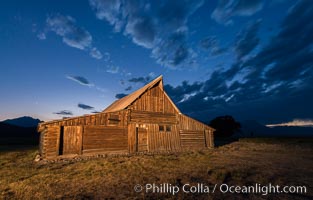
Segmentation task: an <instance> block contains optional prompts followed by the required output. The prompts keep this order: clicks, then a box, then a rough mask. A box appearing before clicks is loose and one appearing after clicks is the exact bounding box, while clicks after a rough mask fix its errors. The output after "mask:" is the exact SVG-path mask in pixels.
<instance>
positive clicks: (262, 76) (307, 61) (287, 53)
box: [165, 0, 313, 121]
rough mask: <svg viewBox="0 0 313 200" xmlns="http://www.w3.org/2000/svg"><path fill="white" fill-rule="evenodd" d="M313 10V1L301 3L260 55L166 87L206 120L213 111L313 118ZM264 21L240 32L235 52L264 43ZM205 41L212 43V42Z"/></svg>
mask: <svg viewBox="0 0 313 200" xmlns="http://www.w3.org/2000/svg"><path fill="white" fill-rule="evenodd" d="M312 10H313V5H312V4H310V3H309V2H308V1H305V0H304V1H299V2H297V3H296V4H295V5H294V6H293V7H292V8H291V9H290V10H289V11H288V14H287V16H286V17H285V19H284V20H283V21H282V23H281V26H280V27H279V31H278V33H277V34H276V35H274V36H273V37H272V38H271V40H270V42H269V43H268V44H266V45H265V46H263V47H261V48H260V50H259V51H258V52H256V55H254V56H251V57H248V58H247V59H237V60H235V62H234V63H233V64H232V66H231V67H230V68H228V69H217V70H216V71H214V72H213V73H212V74H211V75H210V77H209V78H208V79H207V80H205V81H201V82H194V83H188V82H186V81H184V82H182V83H181V84H180V85H178V86H176V87H173V86H170V85H166V86H165V90H166V91H167V93H168V94H169V96H170V97H171V98H172V99H173V100H174V102H175V103H176V104H177V105H178V107H179V108H180V109H181V111H182V112H185V113H187V114H189V115H191V116H193V117H196V118H198V119H201V120H205V118H207V117H209V115H212V116H218V115H225V114H232V115H237V116H238V113H241V115H240V116H238V117H239V118H241V119H244V117H245V116H249V117H248V118H260V116H266V117H264V119H266V120H268V121H271V120H275V119H280V120H282V119H283V120H291V119H289V118H287V116H289V117H293V118H297V117H299V116H302V117H308V118H310V117H311V113H310V112H309V111H308V109H307V107H310V106H311V103H310V102H311V101H313V99H312V95H310V94H312V92H313V87H312V85H313V61H312V57H313V51H312V44H313V38H312V37H310V36H311V35H313V23H308V22H309V21H310V19H312V18H313V12H311V11H312ZM295 19H297V20H295ZM259 24H260V21H257V22H255V23H253V24H250V25H249V26H248V27H247V28H246V29H244V30H243V31H241V33H242V34H241V37H239V36H238V40H237V43H236V45H235V51H236V53H237V55H238V57H239V58H242V57H245V56H246V55H248V54H249V53H251V51H252V50H253V49H254V48H255V47H256V46H257V45H258V42H259V41H258V40H259V39H258V38H257V30H258V28H259ZM301 27H302V28H301ZM299 30H301V31H299ZM295 38H297V39H295ZM291 43H292V45H290V44H291ZM213 44H214V42H213ZM205 45H207V46H210V45H211V43H210V41H208V44H205ZM290 105H292V106H290ZM305 105H306V106H305ZM199 108H201V109H199ZM282 113H284V114H283V115H282ZM244 115H245V116H244Z"/></svg>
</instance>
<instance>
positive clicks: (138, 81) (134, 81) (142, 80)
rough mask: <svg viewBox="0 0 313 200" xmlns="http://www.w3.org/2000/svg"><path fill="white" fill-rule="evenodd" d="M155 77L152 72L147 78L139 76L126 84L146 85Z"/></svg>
mask: <svg viewBox="0 0 313 200" xmlns="http://www.w3.org/2000/svg"><path fill="white" fill-rule="evenodd" d="M154 77H155V74H154V73H153V72H151V73H149V74H148V76H140V77H134V78H131V79H129V80H128V82H131V83H143V84H147V83H149V81H151V80H152V79H153V78H154Z"/></svg>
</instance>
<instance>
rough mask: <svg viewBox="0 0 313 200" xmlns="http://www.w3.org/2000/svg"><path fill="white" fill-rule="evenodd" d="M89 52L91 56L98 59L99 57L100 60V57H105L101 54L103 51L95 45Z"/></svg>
mask: <svg viewBox="0 0 313 200" xmlns="http://www.w3.org/2000/svg"><path fill="white" fill-rule="evenodd" d="M89 54H90V56H91V57H93V58H96V59H98V60H100V59H101V58H102V57H103V55H102V54H101V52H100V51H99V50H98V49H97V48H95V47H93V48H92V49H91V50H90V52H89Z"/></svg>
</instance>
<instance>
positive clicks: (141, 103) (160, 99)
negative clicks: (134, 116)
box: [130, 86, 176, 114]
mask: <svg viewBox="0 0 313 200" xmlns="http://www.w3.org/2000/svg"><path fill="white" fill-rule="evenodd" d="M130 109H132V110H141V111H150V112H161V113H172V114H175V113H176V110H175V108H174V107H173V105H172V104H171V102H170V101H169V99H168V98H167V97H166V95H165V94H164V91H163V90H161V88H160V87H159V86H155V87H153V88H151V89H150V90H148V91H147V92H146V93H144V94H143V95H142V96H141V97H140V98H138V100H136V101H135V102H134V103H133V104H132V105H131V106H130Z"/></svg>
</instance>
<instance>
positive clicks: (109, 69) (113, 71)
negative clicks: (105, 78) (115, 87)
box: [106, 65, 120, 74]
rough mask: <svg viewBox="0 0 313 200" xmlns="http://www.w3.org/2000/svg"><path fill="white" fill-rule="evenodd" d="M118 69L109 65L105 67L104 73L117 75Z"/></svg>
mask: <svg viewBox="0 0 313 200" xmlns="http://www.w3.org/2000/svg"><path fill="white" fill-rule="evenodd" d="M119 69H120V68H119V67H118V66H115V65H109V66H107V69H106V72H108V73H111V74H117V73H118V72H119Z"/></svg>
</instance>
